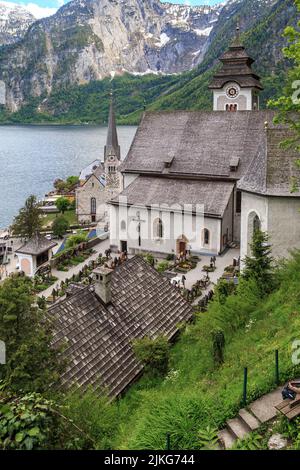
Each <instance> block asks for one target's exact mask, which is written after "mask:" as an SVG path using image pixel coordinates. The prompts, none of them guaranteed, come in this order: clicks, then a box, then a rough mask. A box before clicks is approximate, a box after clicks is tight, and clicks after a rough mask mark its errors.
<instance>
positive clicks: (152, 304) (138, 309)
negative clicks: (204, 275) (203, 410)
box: [49, 257, 193, 397]
mask: <svg viewBox="0 0 300 470" xmlns="http://www.w3.org/2000/svg"><path fill="white" fill-rule="evenodd" d="M111 289H112V302H111V304H109V305H108V306H105V305H104V304H103V303H102V302H101V300H100V299H99V298H98V297H97V296H96V295H95V293H94V291H93V286H92V287H85V288H82V289H80V290H79V291H78V292H77V293H75V294H74V295H71V296H70V297H68V298H66V299H65V300H63V301H61V302H58V303H57V304H55V305H54V306H53V307H51V308H50V309H49V314H50V315H51V316H53V317H54V319H55V336H54V340H53V344H54V346H59V345H61V344H65V345H66V349H65V351H64V353H63V355H64V357H65V358H66V359H67V361H68V366H67V369H66V371H65V372H64V373H63V375H62V377H61V383H62V386H65V387H68V386H70V385H72V384H74V385H78V386H80V387H87V386H88V385H92V386H97V385H101V386H103V387H107V389H108V392H109V395H110V396H111V397H116V396H117V395H119V394H120V393H121V392H122V391H123V390H124V389H125V388H126V387H127V386H128V385H129V384H130V383H131V382H132V381H133V380H134V379H136V378H137V376H138V375H139V374H140V373H141V371H142V369H143V367H142V364H141V363H140V362H139V361H138V360H137V359H136V357H135V354H134V352H133V349H132V340H134V339H136V338H143V337H144V336H150V337H152V338H155V337H157V336H158V335H165V336H166V337H167V338H168V339H171V338H172V337H173V336H174V335H175V334H176V332H177V329H178V324H179V323H180V322H183V321H188V320H190V319H191V318H192V315H193V312H192V307H191V306H190V304H189V303H187V302H186V301H185V300H184V299H183V298H182V296H181V295H180V294H179V293H178V291H177V290H176V288H174V287H173V286H171V284H170V282H169V281H168V280H167V279H166V278H164V277H163V276H162V275H161V274H159V273H158V272H157V271H156V270H155V269H153V268H152V267H151V266H149V265H148V264H147V263H146V262H145V261H144V260H143V259H142V258H140V257H134V258H132V259H131V260H129V261H127V262H126V263H124V264H122V265H121V266H120V267H118V268H117V269H116V270H115V271H114V272H113V274H112V286H111Z"/></svg>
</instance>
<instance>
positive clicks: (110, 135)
mask: <svg viewBox="0 0 300 470" xmlns="http://www.w3.org/2000/svg"><path fill="white" fill-rule="evenodd" d="M104 153H105V158H107V156H108V155H110V154H113V155H116V156H117V157H118V158H120V146H119V141H118V133H117V125H116V117H115V110H114V102H113V95H112V94H111V99H110V105H109V117H108V129H107V139H106V146H105V150H104Z"/></svg>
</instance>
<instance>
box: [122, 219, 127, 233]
mask: <svg viewBox="0 0 300 470" xmlns="http://www.w3.org/2000/svg"><path fill="white" fill-rule="evenodd" d="M121 230H122V231H125V230H126V222H125V220H122V221H121Z"/></svg>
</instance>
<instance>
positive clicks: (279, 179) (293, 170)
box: [238, 128, 300, 197]
mask: <svg viewBox="0 0 300 470" xmlns="http://www.w3.org/2000/svg"><path fill="white" fill-rule="evenodd" d="M292 136H293V134H292V132H291V131H290V130H288V129H284V128H277V129H268V130H266V139H265V142H263V143H262V145H261V147H260V149H259V152H258V154H257V155H256V156H255V157H254V159H253V162H252V164H251V165H250V167H249V170H248V172H247V173H246V175H245V176H244V177H243V178H242V179H241V180H240V182H239V183H238V187H239V188H240V189H242V190H244V191H248V192H254V193H258V194H262V195H267V196H289V197H299V196H300V194H299V192H298V191H297V192H294V193H293V192H291V186H292V181H293V178H296V181H300V168H299V165H297V161H298V160H299V153H298V152H296V151H295V150H294V149H293V148H283V147H282V145H281V144H282V142H283V141H285V140H287V139H289V138H291V137H292Z"/></svg>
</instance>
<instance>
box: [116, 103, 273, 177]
mask: <svg viewBox="0 0 300 470" xmlns="http://www.w3.org/2000/svg"><path fill="white" fill-rule="evenodd" d="M274 115H275V113H274V112H273V111H238V112H236V113H226V112H224V111H211V112H206V111H173V112H150V113H148V112H147V113H146V114H145V116H144V118H143V120H142V122H141V124H140V126H139V128H138V130H137V132H136V135H135V138H134V141H133V143H132V146H131V148H130V150H129V153H128V155H127V157H126V159H125V161H124V163H123V166H122V171H123V172H125V173H139V174H144V175H145V174H147V175H166V174H167V175H169V176H189V177H197V178H198V177H201V178H203V177H206V178H208V179H217V178H219V179H220V178H221V179H231V180H239V179H240V178H241V177H242V176H244V175H245V174H246V173H247V171H248V168H249V166H250V164H251V163H252V161H253V159H254V157H255V156H256V155H257V154H258V152H259V150H260V148H261V146H262V145H263V144H264V142H265V140H266V132H265V122H266V121H268V123H269V127H270V128H274V126H275V125H274V124H273V118H274ZM166 156H171V157H172V158H171V164H170V167H169V168H166V165H165V159H166ZM173 157H174V158H173ZM232 158H238V159H239V166H238V169H237V171H236V172H230V162H231V161H232Z"/></svg>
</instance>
